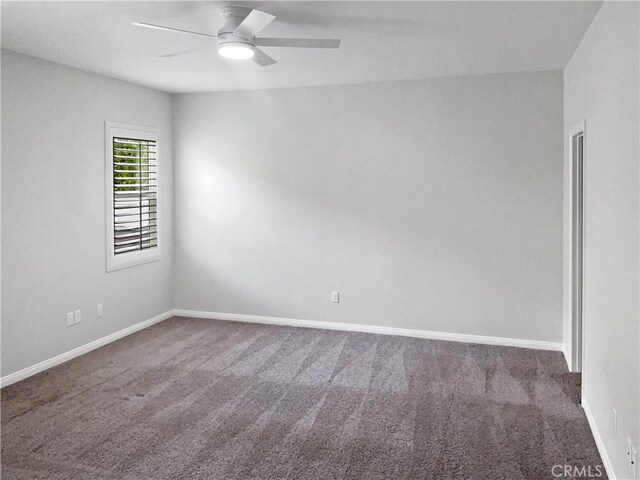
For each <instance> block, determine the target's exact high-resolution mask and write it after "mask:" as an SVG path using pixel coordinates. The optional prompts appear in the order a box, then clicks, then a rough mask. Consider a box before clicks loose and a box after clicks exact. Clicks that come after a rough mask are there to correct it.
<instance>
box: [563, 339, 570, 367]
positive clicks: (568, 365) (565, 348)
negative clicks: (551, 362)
mask: <svg viewBox="0 0 640 480" xmlns="http://www.w3.org/2000/svg"><path fill="white" fill-rule="evenodd" d="M562 354H563V355H564V361H565V362H567V368H568V369H569V371H571V366H572V365H571V356H570V355H569V351H568V350H567V345H566V344H564V343H563V344H562Z"/></svg>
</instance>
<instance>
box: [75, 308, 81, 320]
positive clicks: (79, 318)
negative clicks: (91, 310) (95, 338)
mask: <svg viewBox="0 0 640 480" xmlns="http://www.w3.org/2000/svg"><path fill="white" fill-rule="evenodd" d="M81 321H82V312H81V311H80V310H76V311H75V323H80V322H81Z"/></svg>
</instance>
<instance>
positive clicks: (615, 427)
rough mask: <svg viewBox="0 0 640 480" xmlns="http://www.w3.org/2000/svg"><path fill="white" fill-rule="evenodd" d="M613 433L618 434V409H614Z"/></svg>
mask: <svg viewBox="0 0 640 480" xmlns="http://www.w3.org/2000/svg"><path fill="white" fill-rule="evenodd" d="M613 433H615V434H616V435H617V434H618V411H617V410H616V409H615V408H614V409H613Z"/></svg>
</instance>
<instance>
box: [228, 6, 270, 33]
mask: <svg viewBox="0 0 640 480" xmlns="http://www.w3.org/2000/svg"><path fill="white" fill-rule="evenodd" d="M275 18H276V17H275V16H274V15H271V14H270V13H266V12H261V11H260V10H251V12H250V13H249V15H247V16H246V18H245V19H244V20H243V21H242V22H241V23H240V25H238V26H237V27H236V29H235V30H234V31H233V34H234V35H235V36H236V37H242V38H248V39H250V38H253V37H255V36H256V33H258V32H260V31H261V30H262V29H263V28H264V27H266V26H267V25H269V24H270V23H271V22H273V20H274V19H275Z"/></svg>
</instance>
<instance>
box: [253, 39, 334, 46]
mask: <svg viewBox="0 0 640 480" xmlns="http://www.w3.org/2000/svg"><path fill="white" fill-rule="evenodd" d="M255 44H256V45H259V46H260V47H294V48H338V47H339V46H340V40H334V39H328V38H256V40H255Z"/></svg>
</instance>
